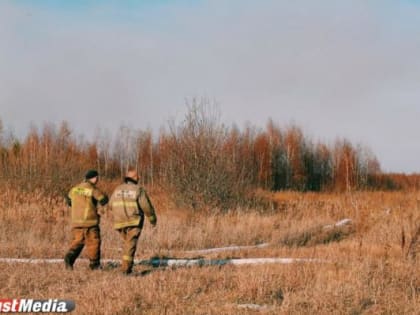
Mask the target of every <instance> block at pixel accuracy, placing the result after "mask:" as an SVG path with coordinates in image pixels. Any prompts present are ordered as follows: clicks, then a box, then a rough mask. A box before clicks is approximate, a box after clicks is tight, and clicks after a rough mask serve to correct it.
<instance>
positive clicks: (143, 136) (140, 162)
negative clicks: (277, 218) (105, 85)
mask: <svg viewBox="0 0 420 315" xmlns="http://www.w3.org/2000/svg"><path fill="white" fill-rule="evenodd" d="M187 107H188V111H187V113H186V115H185V117H184V119H183V120H182V121H181V122H175V121H171V122H170V123H169V124H168V126H166V127H165V128H162V129H161V130H160V132H159V134H158V135H157V136H154V135H153V134H152V131H151V130H143V129H141V128H140V129H133V128H128V127H125V126H121V127H120V129H119V130H118V132H117V133H116V134H115V135H111V134H109V132H106V131H98V132H97V134H96V135H95V137H94V139H93V140H89V141H88V140H86V139H85V138H84V137H83V135H78V134H76V133H75V132H74V131H73V130H72V128H71V126H70V125H69V124H68V123H67V122H65V121H64V122H61V123H60V124H59V125H56V124H53V123H46V124H44V125H43V126H42V128H39V127H37V126H32V127H31V128H30V130H29V131H28V134H27V135H26V136H25V137H24V139H18V138H16V137H14V136H13V135H11V134H6V133H5V131H4V130H3V127H2V126H3V124H2V122H1V120H0V174H1V175H0V177H1V180H2V181H9V182H13V181H22V185H27V186H28V185H29V187H31V188H32V189H34V188H38V189H47V190H51V189H59V190H61V189H63V190H64V189H67V188H68V186H66V185H70V184H71V183H74V182H75V181H77V180H80V179H81V178H82V177H83V174H84V172H85V171H86V170H87V169H90V168H96V169H97V170H99V172H100V174H101V176H102V177H104V178H107V179H110V180H114V179H119V178H121V177H122V176H123V174H124V173H125V172H126V170H127V169H128V168H129V167H136V168H137V169H138V170H139V173H140V176H141V181H142V182H143V184H146V185H151V186H155V185H159V186H161V187H164V188H165V189H169V190H171V191H174V192H177V193H180V194H181V195H182V196H183V198H184V199H185V198H186V199H187V200H189V203H190V204H192V205H194V204H195V203H197V202H198V203H214V204H215V205H217V204H220V203H225V202H227V201H229V200H235V198H239V197H240V195H243V194H244V193H246V191H249V190H252V189H256V188H261V189H265V190H272V191H279V190H298V191H350V190H360V189H363V190H365V189H371V190H377V189H381V190H395V189H408V188H415V189H417V188H418V187H419V184H420V180H419V177H418V176H414V175H412V176H408V175H405V174H383V173H382V172H381V168H380V163H379V162H378V159H377V158H376V156H375V155H374V154H373V153H372V152H371V151H370V150H369V149H368V148H364V147H361V146H355V145H353V144H352V143H350V142H349V141H347V140H346V139H340V140H336V141H335V143H334V144H333V145H328V144H325V143H321V142H314V141H313V140H311V139H309V138H308V137H305V135H304V134H303V132H302V130H301V128H299V127H298V126H289V127H285V128H281V127H280V126H279V125H278V124H276V123H275V122H273V121H272V120H269V121H268V123H267V125H266V126H265V128H264V129H261V128H256V127H253V126H250V125H248V126H246V127H245V128H242V129H239V128H238V127H236V126H230V127H229V126H225V125H224V124H223V123H221V122H220V114H219V112H218V110H217V109H215V108H214V107H212V106H209V105H208V104H207V103H206V102H205V101H204V102H203V101H197V100H194V101H193V102H192V104H190V105H188V106H187ZM0 118H1V117H0Z"/></svg>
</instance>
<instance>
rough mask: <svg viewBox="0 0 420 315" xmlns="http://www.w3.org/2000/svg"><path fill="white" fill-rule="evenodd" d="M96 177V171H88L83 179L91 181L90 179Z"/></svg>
mask: <svg viewBox="0 0 420 315" xmlns="http://www.w3.org/2000/svg"><path fill="white" fill-rule="evenodd" d="M98 175H99V173H98V171H97V170H89V171H87V172H86V174H85V178H86V179H91V178H94V177H97V176H98Z"/></svg>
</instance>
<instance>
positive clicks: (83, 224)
mask: <svg viewBox="0 0 420 315" xmlns="http://www.w3.org/2000/svg"><path fill="white" fill-rule="evenodd" d="M71 223H72V225H73V226H80V227H91V226H95V225H98V224H99V220H86V221H85V220H72V221H71Z"/></svg>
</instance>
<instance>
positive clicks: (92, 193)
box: [68, 181, 108, 227]
mask: <svg viewBox="0 0 420 315" xmlns="http://www.w3.org/2000/svg"><path fill="white" fill-rule="evenodd" d="M68 198H69V201H70V204H71V223H72V226H73V227H91V226H95V225H98V224H99V215H98V210H97V205H98V202H99V203H100V204H101V205H102V206H104V205H106V204H107V202H108V197H107V196H106V195H105V194H104V193H102V192H101V191H100V190H99V189H98V188H96V186H95V185H93V184H92V183H90V182H89V181H84V182H82V183H80V184H78V185H76V186H74V187H73V188H72V189H71V190H70V192H69V194H68Z"/></svg>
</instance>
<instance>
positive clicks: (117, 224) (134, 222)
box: [114, 217, 140, 230]
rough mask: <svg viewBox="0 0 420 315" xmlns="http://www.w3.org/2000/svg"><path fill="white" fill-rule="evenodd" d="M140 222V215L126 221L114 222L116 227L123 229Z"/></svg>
mask: <svg viewBox="0 0 420 315" xmlns="http://www.w3.org/2000/svg"><path fill="white" fill-rule="evenodd" d="M139 223H140V217H138V218H136V219H133V220H130V221H124V222H118V223H115V224H114V229H116V230H117V229H121V228H124V227H127V226H136V225H139Z"/></svg>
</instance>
